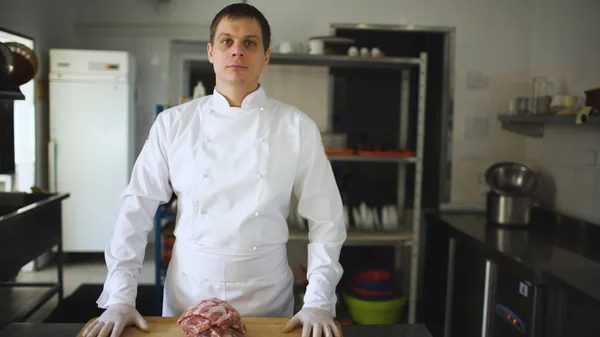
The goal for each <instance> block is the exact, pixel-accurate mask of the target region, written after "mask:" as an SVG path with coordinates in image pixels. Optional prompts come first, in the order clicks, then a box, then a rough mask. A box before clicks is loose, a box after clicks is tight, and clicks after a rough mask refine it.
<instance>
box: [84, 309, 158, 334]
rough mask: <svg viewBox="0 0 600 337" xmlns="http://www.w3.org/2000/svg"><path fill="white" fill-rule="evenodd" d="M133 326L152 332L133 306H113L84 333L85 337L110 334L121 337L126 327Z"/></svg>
mask: <svg viewBox="0 0 600 337" xmlns="http://www.w3.org/2000/svg"><path fill="white" fill-rule="evenodd" d="M133 324H135V325H137V327H138V328H139V329H140V330H143V331H149V330H150V328H149V327H148V323H147V322H146V320H144V318H143V317H142V315H140V313H139V312H138V311H137V310H136V309H135V308H134V307H133V306H132V305H129V304H113V305H111V306H109V307H108V308H107V309H106V310H105V311H104V312H103V313H102V315H100V317H98V319H97V320H95V321H94V322H92V324H90V325H89V326H88V327H87V328H86V329H85V330H84V331H83V337H96V336H97V337H108V335H109V334H110V337H119V336H120V335H121V332H123V329H124V328H125V327H126V326H128V325H133ZM111 331H112V334H111Z"/></svg>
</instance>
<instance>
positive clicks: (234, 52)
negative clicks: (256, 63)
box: [231, 42, 245, 56]
mask: <svg viewBox="0 0 600 337" xmlns="http://www.w3.org/2000/svg"><path fill="white" fill-rule="evenodd" d="M244 54H245V47H244V43H243V42H235V43H234V44H233V47H232V48H231V56H244Z"/></svg>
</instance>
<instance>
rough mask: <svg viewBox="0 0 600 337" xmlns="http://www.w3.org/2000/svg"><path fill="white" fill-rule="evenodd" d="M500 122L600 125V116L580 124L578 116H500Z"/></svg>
mask: <svg viewBox="0 0 600 337" xmlns="http://www.w3.org/2000/svg"><path fill="white" fill-rule="evenodd" d="M498 120H499V121H501V122H503V123H527V124H565V125H568V124H573V125H575V124H591V125H600V116H587V118H585V120H582V121H581V123H578V122H577V120H578V118H577V116H575V115H565V116H556V115H553V116H531V115H498Z"/></svg>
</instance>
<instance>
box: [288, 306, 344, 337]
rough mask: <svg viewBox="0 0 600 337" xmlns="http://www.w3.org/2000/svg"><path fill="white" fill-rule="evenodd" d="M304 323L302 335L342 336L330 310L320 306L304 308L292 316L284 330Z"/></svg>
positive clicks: (308, 336) (290, 329)
mask: <svg viewBox="0 0 600 337" xmlns="http://www.w3.org/2000/svg"><path fill="white" fill-rule="evenodd" d="M299 325H302V337H311V331H312V337H341V336H342V334H341V333H340V330H339V328H338V326H337V324H335V323H334V322H333V316H331V314H330V313H329V312H328V311H325V310H323V309H318V308H303V309H302V310H300V311H299V312H298V313H297V314H296V315H295V316H294V317H292V318H291V319H290V320H289V321H288V322H287V324H286V325H285V327H284V328H283V332H285V333H287V332H290V331H292V330H294V328H295V327H297V326H299Z"/></svg>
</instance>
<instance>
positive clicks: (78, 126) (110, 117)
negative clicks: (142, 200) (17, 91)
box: [48, 49, 136, 252]
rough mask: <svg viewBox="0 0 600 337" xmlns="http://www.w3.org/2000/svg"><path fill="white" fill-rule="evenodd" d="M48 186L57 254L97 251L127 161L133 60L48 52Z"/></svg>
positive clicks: (109, 227) (113, 215) (109, 226)
mask: <svg viewBox="0 0 600 337" xmlns="http://www.w3.org/2000/svg"><path fill="white" fill-rule="evenodd" d="M49 79H50V83H49V90H50V96H49V101H50V123H49V124H50V144H49V150H48V151H49V152H48V153H49V157H50V158H49V166H50V168H49V173H50V177H49V182H50V189H51V190H52V191H53V192H68V193H70V198H68V199H66V200H65V201H64V202H63V204H62V219H63V250H64V251H65V252H102V251H103V250H104V248H105V247H106V244H107V243H108V241H109V239H110V237H111V235H112V232H113V228H114V225H115V221H116V219H117V215H118V212H119V199H120V196H121V194H122V193H123V191H124V189H125V187H126V186H127V184H128V182H129V177H130V175H131V169H132V167H133V162H134V160H135V158H134V156H133V149H134V146H133V145H134V144H133V141H134V138H133V135H134V123H133V121H134V112H135V104H134V102H135V99H134V96H135V95H134V93H135V83H136V81H135V61H134V59H133V57H132V55H131V54H130V53H128V52H124V51H100V50H71V49H51V50H50V75H49Z"/></svg>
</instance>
